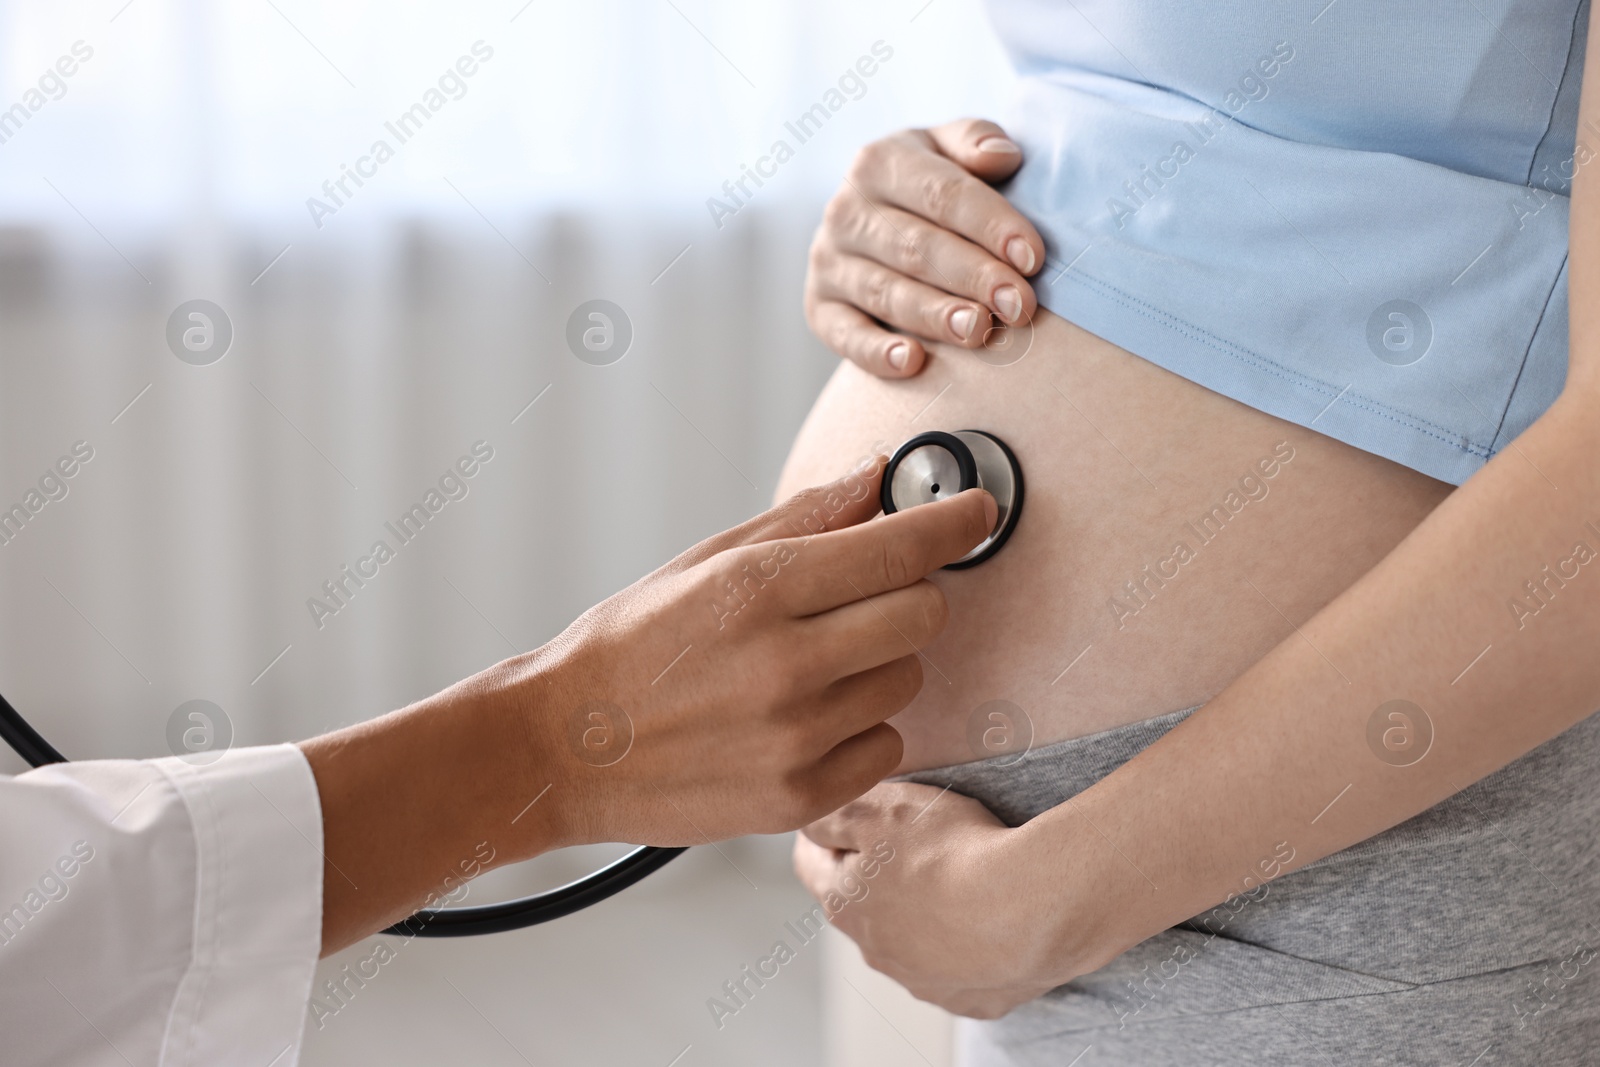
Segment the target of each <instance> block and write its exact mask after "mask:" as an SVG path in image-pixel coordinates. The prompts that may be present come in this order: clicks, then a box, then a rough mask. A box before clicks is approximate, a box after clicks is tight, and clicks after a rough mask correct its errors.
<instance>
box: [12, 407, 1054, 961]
mask: <svg viewBox="0 0 1600 1067" xmlns="http://www.w3.org/2000/svg"><path fill="white" fill-rule="evenodd" d="M968 489H986V490H988V492H989V494H990V495H991V496H993V497H994V500H995V503H996V504H997V505H999V513H998V514H997V516H996V518H995V523H994V529H993V530H991V531H990V533H989V536H988V537H986V538H985V539H984V540H983V541H981V542H980V543H979V544H978V546H977V547H976V548H974V549H973V550H972V551H971V552H969V553H967V554H966V555H965V556H962V557H961V558H960V559H958V560H956V561H955V562H954V563H951V564H948V565H947V566H946V567H945V569H946V570H963V569H965V568H967V567H976V566H977V565H978V564H980V563H982V562H983V561H984V560H986V559H989V558H990V557H992V556H993V555H994V554H995V553H996V552H998V551H1000V549H1001V548H1002V547H1004V546H1005V543H1006V541H1007V540H1008V539H1009V538H1010V537H1011V532H1012V531H1013V530H1015V529H1016V527H1017V518H1018V516H1020V515H1021V514H1022V467H1021V466H1020V465H1018V463H1017V457H1016V456H1014V455H1013V454H1012V452H1011V449H1009V448H1007V447H1006V444H1005V442H1004V441H1002V440H1000V438H998V437H996V436H995V435H994V434H992V433H988V432H987V431H984V430H956V431H955V432H953V433H947V432H945V431H943V430H930V431H928V432H926V433H920V434H917V436H915V437H913V438H911V439H910V440H909V441H907V442H905V444H903V445H901V446H900V447H899V448H897V449H896V450H895V452H894V455H893V456H891V457H890V459H889V465H888V466H887V467H886V468H885V469H884V472H883V485H882V488H881V490H880V492H879V501H880V503H881V504H882V505H883V511H884V514H886V515H892V514H894V513H895V512H897V511H904V510H906V509H907V508H913V507H916V506H918V505H919V504H931V503H933V502H934V501H936V500H945V499H948V498H949V497H952V496H955V495H956V494H957V493H963V492H966V491H967V490H968ZM0 737H3V738H4V739H5V741H6V743H7V744H8V745H10V746H11V747H12V748H13V749H14V750H15V751H16V753H17V755H19V756H21V757H22V758H23V759H24V760H26V761H27V762H28V765H29V766H31V767H43V766H46V765H48V764H51V763H66V762H67V757H65V756H63V755H62V754H61V753H60V752H58V751H57V750H56V749H55V747H54V746H52V745H51V744H50V742H48V741H46V740H45V739H44V738H43V737H41V736H40V735H39V732H38V731H37V730H35V729H34V728H33V727H32V726H31V725H29V723H28V721H27V720H26V719H24V718H23V717H22V716H21V714H19V713H18V712H17V709H16V708H13V707H12V706H11V704H10V702H9V701H7V700H6V698H5V697H3V696H0ZM686 851H688V850H687V849H685V848H662V847H659V846H656V845H642V846H640V847H639V848H636V849H634V850H633V851H632V852H629V853H628V854H627V855H626V856H623V857H622V858H621V859H619V860H617V861H616V862H614V863H611V864H609V865H608V866H605V867H602V868H600V869H599V870H597V871H595V872H594V873H593V874H589V875H586V876H584V877H583V878H580V879H578V880H577V881H575V882H569V883H567V884H566V885H564V886H561V887H559V888H557V889H552V890H549V891H548V892H544V893H535V894H533V895H531V896H526V897H519V898H517V899H516V900H507V901H503V902H501V903H498V904H480V905H475V906H472V907H466V908H424V909H423V910H422V911H419V912H417V913H416V914H415V915H413V916H411V917H410V918H409V919H406V920H404V921H402V922H398V923H395V924H394V925H393V926H391V927H389V928H388V929H387V930H385V931H383V932H384V933H386V934H396V935H399V936H401V937H469V936H472V935H475V934H497V933H501V932H503V931H506V930H520V929H522V928H523V927H525V926H536V925H538V924H539V923H545V922H549V921H550V920H552V919H559V918H561V917H562V916H564V915H571V914H572V913H573V912H575V911H581V910H583V909H584V908H587V907H590V906H591V905H594V904H598V903H600V902H601V901H602V900H605V899H607V898H608V897H612V896H615V895H616V894H618V893H620V892H622V891H623V890H624V889H626V888H628V887H629V886H630V885H633V884H634V883H635V882H637V881H639V880H640V879H642V878H645V877H647V876H648V875H650V874H651V873H653V872H655V871H657V870H660V869H661V868H662V867H665V866H666V865H667V864H668V863H671V862H672V861H673V860H674V859H676V858H677V857H678V856H679V855H681V854H682V853H684V852H686Z"/></svg>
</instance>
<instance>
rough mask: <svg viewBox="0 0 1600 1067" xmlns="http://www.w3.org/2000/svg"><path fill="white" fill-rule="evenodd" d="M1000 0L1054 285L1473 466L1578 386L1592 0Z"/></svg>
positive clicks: (1115, 334) (1240, 396)
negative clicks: (1575, 247) (1578, 255)
mask: <svg viewBox="0 0 1600 1067" xmlns="http://www.w3.org/2000/svg"><path fill="white" fill-rule="evenodd" d="M989 6H990V13H991V16H992V18H993V21H994V23H995V25H996V27H997V29H998V31H999V33H1000V36H1001V39H1002V40H1003V41H1004V42H1005V44H1006V46H1007V48H1008V49H1009V50H1010V52H1011V55H1012V58H1013V60H1014V62H1015V63H1016V66H1017V69H1018V72H1019V73H1020V74H1021V75H1022V93H1021V96H1020V99H1019V101H1018V106H1017V108H1016V110H1015V113H1014V114H1012V115H1011V116H1009V118H1008V126H1007V129H1008V132H1010V133H1011V135H1012V136H1013V137H1014V138H1015V139H1016V140H1017V141H1018V142H1019V143H1020V144H1021V145H1022V147H1023V150H1024V152H1025V153H1026V163H1025V164H1024V165H1023V168H1022V170H1021V171H1020V172H1019V174H1018V175H1017V177H1016V178H1015V179H1014V180H1013V181H1012V182H1011V183H1010V185H1009V186H1008V187H1007V189H1006V193H1007V195H1008V196H1009V197H1010V198H1011V200H1012V201H1013V202H1014V203H1015V204H1016V205H1017V206H1018V207H1019V208H1020V209H1021V210H1022V211H1023V212H1024V213H1025V214H1026V215H1028V217H1029V218H1030V219H1032V220H1033V221H1034V222H1035V224H1036V225H1038V227H1039V229H1040V232H1041V233H1043V235H1044V238H1045V244H1046V248H1047V250H1048V262H1047V265H1046V266H1045V268H1044V269H1043V271H1042V272H1041V273H1040V275H1039V276H1038V277H1037V278H1036V279H1035V287H1036V288H1037V289H1038V292H1039V299H1040V302H1041V303H1043V304H1044V305H1045V306H1046V307H1048V308H1050V309H1051V310H1052V311H1054V312H1056V313H1057V314H1059V315H1061V316H1062V317H1063V318H1066V319H1068V320H1070V321H1072V322H1074V323H1077V324H1078V325H1080V326H1082V327H1083V328H1084V329H1087V330H1089V331H1090V332H1092V333H1095V334H1097V335H1099V336H1101V337H1103V338H1105V339H1106V340H1108V341H1111V342H1112V343H1114V344H1117V345H1120V346H1121V347H1123V348H1126V349H1128V350H1129V351H1131V352H1133V353H1135V354H1137V355H1139V356H1141V357H1143V358H1145V359H1148V360H1150V361H1151V362H1153V363H1156V364H1158V365H1160V366H1162V367H1165V368H1167V369H1168V370H1171V371H1173V372H1174V373H1176V374H1180V375H1182V376H1183V377H1185V378H1188V379H1190V380H1192V381H1194V382H1198V383H1199V384H1201V385H1204V386H1206V387H1207V388H1209V389H1212V390H1214V391H1216V392H1219V393H1222V394H1224V395H1226V396H1230V397H1233V398H1234V399H1236V400H1239V401H1241V402H1243V403H1245V404H1248V405H1250V406H1251V407H1254V408H1258V409H1260V410H1262V411H1266V412H1270V413H1271V414H1273V415H1277V416H1279V417H1280V418H1283V419H1287V420H1289V421H1291V422H1295V423H1299V424H1301V425H1304V426H1310V427H1312V428H1314V429H1316V430H1319V431H1321V432H1322V433H1325V434H1327V435H1329V436H1331V437H1335V438H1338V439H1339V440H1342V441H1346V442H1348V443H1350V444H1352V445H1355V446H1356V447H1358V448H1362V449H1365V450H1367V451H1369V452H1374V453H1377V454H1378V455H1381V456H1386V457H1388V458H1389V459H1392V460H1395V461H1397V462H1399V463H1403V464H1405V465H1406V466H1408V467H1412V468H1415V469H1416V470H1419V471H1422V472H1424V473H1426V474H1429V475H1432V476H1433V477H1435V478H1441V479H1444V480H1446V481H1449V482H1453V483H1457V484H1459V483H1460V482H1462V481H1465V480H1466V479H1467V478H1468V477H1469V476H1471V474H1472V473H1473V472H1474V471H1476V470H1477V469H1478V468H1479V467H1481V466H1482V465H1483V464H1484V463H1485V462H1486V461H1487V460H1488V458H1489V457H1490V456H1492V455H1494V454H1495V453H1496V452H1498V451H1499V450H1500V449H1501V448H1503V447H1504V446H1505V445H1506V443H1507V442H1508V441H1509V440H1510V439H1512V438H1514V437H1515V436H1516V435H1517V434H1519V433H1521V432H1522V431H1523V430H1525V429H1527V427H1528V425H1529V424H1530V423H1532V422H1533V420H1534V419H1536V418H1538V416H1539V415H1540V414H1541V413H1543V411H1544V410H1545V408H1547V407H1548V406H1549V405H1550V403H1551V402H1552V401H1553V400H1554V399H1555V397H1556V395H1557V394H1558V393H1559V392H1560V390H1561V386H1562V384H1563V382H1564V381H1565V379H1566V365H1567V285H1566V256H1567V216H1568V194H1569V192H1570V184H1571V183H1570V179H1571V177H1572V175H1573V174H1574V172H1575V168H1576V166H1578V165H1581V164H1582V163H1583V162H1585V161H1587V160H1586V159H1585V158H1583V157H1580V159H1579V160H1574V134H1575V132H1576V125H1577V114H1578V91H1579V82H1580V80H1581V77H1582V72H1583V50H1584V49H1583V46H1584V32H1585V29H1586V24H1587V20H1588V2H1587V0H1464V2H1458V0H1333V2H1332V3H1328V0H1211V2H1206V3H1202V2H1199V0H1055V2H1052V0H990V2H989ZM1592 132H1593V133H1595V134H1600V129H1597V130H1595V131H1592ZM1591 143H1592V139H1591Z"/></svg>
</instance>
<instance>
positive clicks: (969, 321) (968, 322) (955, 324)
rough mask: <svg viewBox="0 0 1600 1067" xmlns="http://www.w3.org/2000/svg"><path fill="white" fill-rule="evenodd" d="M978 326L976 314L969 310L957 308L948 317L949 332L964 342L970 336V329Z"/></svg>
mask: <svg viewBox="0 0 1600 1067" xmlns="http://www.w3.org/2000/svg"><path fill="white" fill-rule="evenodd" d="M977 324H978V313H977V312H976V311H973V310H972V309H971V308H958V309H956V311H955V312H954V313H953V314H952V315H951V316H950V332H951V333H953V334H955V335H956V336H957V337H958V338H960V339H961V340H963V341H965V340H966V339H967V338H968V337H970V336H972V328H973V327H974V326H976V325H977Z"/></svg>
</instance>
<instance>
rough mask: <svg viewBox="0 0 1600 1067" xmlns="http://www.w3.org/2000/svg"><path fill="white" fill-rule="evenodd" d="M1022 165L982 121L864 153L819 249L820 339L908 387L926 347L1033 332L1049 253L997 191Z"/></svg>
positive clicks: (809, 314) (892, 139)
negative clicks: (1015, 330)
mask: <svg viewBox="0 0 1600 1067" xmlns="http://www.w3.org/2000/svg"><path fill="white" fill-rule="evenodd" d="M1021 165H1022V151H1021V149H1019V148H1018V147H1017V146H1016V145H1015V144H1014V143H1012V142H1011V141H1010V140H1009V139H1007V137H1006V135H1005V131H1004V130H1002V129H1001V128H1000V127H999V126H996V125H995V124H994V123H992V122H985V121H983V120H981V119H964V120H962V121H960V122H952V123H948V124H946V125H944V126H937V127H934V128H933V129H931V130H905V131H903V132H901V133H897V134H894V135H892V136H889V137H885V138H883V139H882V140H879V141H874V142H872V143H871V144H869V145H867V146H866V147H865V148H863V149H862V150H861V151H860V152H859V153H858V154H857V155H856V158H855V162H854V163H853V164H852V165H851V167H850V171H849V173H848V175H846V177H845V180H844V184H843V185H841V186H840V187H839V191H838V192H837V193H835V194H834V197H833V199H832V200H830V201H829V202H828V206H827V208H826V209H825V210H824V212H823V216H822V225H821V226H820V227H818V229H817V234H816V237H815V239H814V240H813V241H812V243H811V258H810V263H809V268H808V270H807V272H806V291H805V307H806V321H807V322H808V323H809V324H810V325H811V329H812V332H813V333H815V334H816V335H817V336H818V337H820V338H822V340H823V342H824V343H826V344H827V345H828V347H829V348H831V349H833V350H834V351H835V352H837V353H838V354H839V355H841V356H843V357H844V358H846V359H848V360H850V361H852V362H854V363H855V364H857V365H858V366H860V367H861V368H862V369H864V370H866V371H869V372H871V373H872V374H875V375H877V376H879V377H880V378H909V377H911V376H912V375H914V374H916V373H917V372H918V371H920V370H921V369H922V366H923V362H924V361H925V359H926V358H927V355H926V351H925V350H924V348H923V346H922V344H921V342H920V341H919V338H920V339H923V340H927V341H939V342H948V343H951V344H957V345H961V346H963V347H966V348H979V347H981V346H982V345H983V344H984V341H985V339H986V338H987V337H989V335H990V334H991V332H992V331H993V330H994V329H995V326H996V323H995V319H998V320H999V323H1000V324H1003V325H1006V326H1011V325H1015V324H1016V323H1019V322H1027V321H1031V320H1032V317H1033V313H1034V311H1035V309H1036V308H1037V307H1038V301H1037V300H1036V299H1035V297H1034V294H1033V289H1032V287H1030V286H1029V285H1028V282H1027V280H1026V279H1027V278H1028V277H1029V276H1031V275H1033V274H1034V273H1035V272H1036V271H1037V270H1038V269H1039V268H1040V266H1042V265H1043V264H1044V241H1043V240H1042V239H1041V238H1040V236H1039V233H1038V231H1037V230H1035V229H1034V228H1033V226H1032V225H1031V224H1030V223H1029V222H1028V220H1027V219H1025V218H1023V217H1022V215H1021V214H1020V213H1018V211H1017V210H1016V209H1015V208H1013V207H1012V206H1011V205H1010V204H1009V203H1007V202H1006V199H1005V197H1003V196H1001V195H1000V194H999V193H998V192H996V191H995V189H994V188H993V186H992V185H991V184H990V183H992V182H998V181H1003V180H1004V179H1006V178H1009V177H1010V176H1011V175H1012V174H1014V173H1016V170H1017V168H1018V167H1019V166H1021ZM885 326H888V327H889V329H885V328H884V327H885ZM891 330H899V331H902V333H893V332H891Z"/></svg>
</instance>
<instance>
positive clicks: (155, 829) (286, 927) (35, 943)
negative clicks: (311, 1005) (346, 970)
mask: <svg viewBox="0 0 1600 1067" xmlns="http://www.w3.org/2000/svg"><path fill="white" fill-rule="evenodd" d="M322 864H323V859H322V810H321V804H320V803H319V800H318V796H317V786H316V779H315V778H314V777H313V776H312V773H311V767H310V765H309V764H308V763H307V762H306V759H305V756H304V755H302V754H301V752H300V750H299V749H298V748H296V747H295V746H293V745H275V746H270V747H261V748H241V749H233V750H231V751H228V752H226V753H224V754H223V755H222V756H221V757H220V758H218V759H217V760H216V761H215V762H212V763H208V764H205V765H195V764H191V763H188V762H185V761H184V760H182V759H178V758H171V759H158V760H98V761H92V762H83V763H68V764H58V765H55V766H51V767H45V768H42V769H40V770H36V771H30V772H29V773H27V774H22V775H18V776H16V777H4V776H0V1047H3V1052H0V1058H3V1059H4V1061H5V1062H6V1063H7V1064H23V1065H29V1067H31V1065H34V1064H58V1063H60V1064H68V1063H70V1064H74V1065H86V1067H98V1065H100V1064H106V1065H116V1067H130V1065H132V1067H146V1065H152V1067H153V1065H161V1067H214V1065H217V1064H244V1065H248V1067H292V1065H293V1064H295V1063H296V1062H297V1061H298V1059H299V1055H300V1043H301V1037H302V1034H303V1032H304V1027H305V1014H306V1002H307V1000H308V998H309V996H310V992H311V979H312V973H313V970H314V969H315V966H316V962H317V956H318V953H319V951H320V949H321V942H322Z"/></svg>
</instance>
